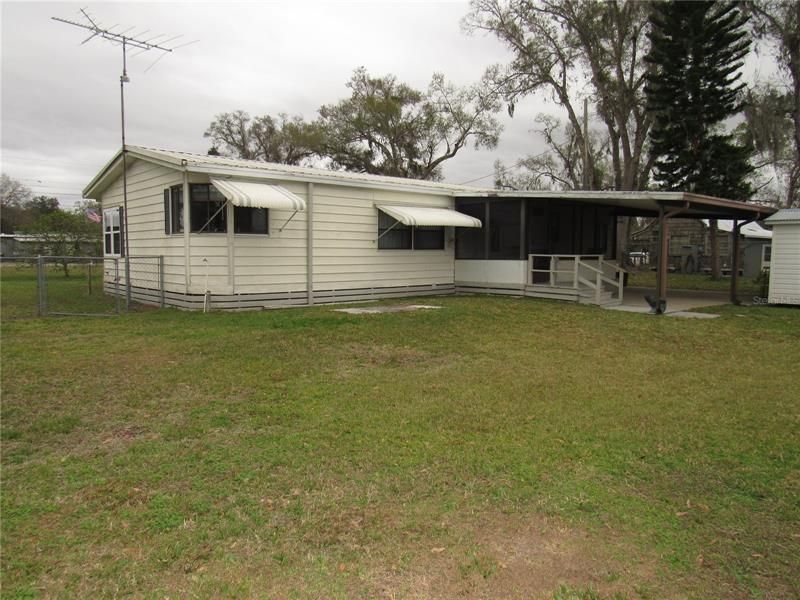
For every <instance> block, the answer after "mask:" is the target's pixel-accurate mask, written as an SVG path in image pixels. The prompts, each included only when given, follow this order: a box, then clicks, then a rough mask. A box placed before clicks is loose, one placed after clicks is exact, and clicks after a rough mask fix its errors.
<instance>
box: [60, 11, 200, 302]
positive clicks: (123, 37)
mask: <svg viewBox="0 0 800 600" xmlns="http://www.w3.org/2000/svg"><path fill="white" fill-rule="evenodd" d="M81 14H82V15H83V16H84V17H85V18H86V21H87V22H86V23H77V22H75V21H70V20H68V19H62V18H60V17H52V19H53V20H54V21H59V22H60V23H66V24H67V25H72V26H74V27H80V28H81V29H86V30H87V31H90V32H91V35H90V36H89V37H88V38H86V39H85V40H83V41H82V42H81V45H83V44H85V43H87V42H89V41H91V40H93V39H94V38H96V37H99V38H101V39H104V40H107V41H109V42H111V43H113V44H115V45H117V46H122V74H121V75H120V76H119V104H120V120H121V124H122V212H123V218H122V230H123V235H122V237H123V240H124V244H125V301H126V305H127V306H130V303H131V278H130V271H131V269H130V245H129V244H128V237H129V236H128V232H129V228H128V162H127V158H126V154H127V150H126V148H125V84H126V83H129V82H130V78H129V77H128V49H129V48H136V49H138V50H140V52H138V53H137V54H136V55H138V54H142V53H144V52H147V51H148V50H157V51H159V52H161V53H162V54H161V56H159V57H158V58H157V59H156V60H155V61H154V62H153V63H152V64H151V65H150V66H149V67H148V68H147V69H145V72H146V71H148V70H149V69H151V68H152V67H153V66H154V65H155V64H156V62H158V61H159V60H161V58H163V57H164V56H166V54H167V53H169V52H172V51H173V50H175V49H176V48H180V47H182V46H186V45H188V44H182V45H181V46H173V47H168V46H166V44H168V43H169V42H171V41H173V40H176V39H178V38H179V37H182V36H180V35H177V36H174V37H171V38H169V39H167V40H163V41H159V42H158V43H155V41H156V40H158V39H159V38H163V37H164V35H163V34H162V35H156V36H152V37H150V38H149V39H144V35H145V34H146V33H148V31H149V30H147V31H143V32H141V33H139V34H131V35H127V33H128V32H129V31H131V29H133V27H130V28H128V29H125V30H123V31H119V32H115V31H113V30H114V29H116V28H117V27H118V25H114V26H112V27H110V28H104V27H101V26H100V24H99V23H97V22H96V21H95V20H94V19H92V17H91V16H90V15H89V13H88V12H87V11H86V10H85V9H83V8H82V9H81ZM189 43H193V42H189ZM136 55H135V56H136Z"/></svg>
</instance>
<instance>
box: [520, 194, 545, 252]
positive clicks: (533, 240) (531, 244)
mask: <svg viewBox="0 0 800 600" xmlns="http://www.w3.org/2000/svg"><path fill="white" fill-rule="evenodd" d="M526 212H527V214H526V216H527V219H528V223H527V231H528V254H548V253H549V251H550V245H549V243H548V236H547V206H546V205H544V204H535V203H533V202H528V210H527V211H526Z"/></svg>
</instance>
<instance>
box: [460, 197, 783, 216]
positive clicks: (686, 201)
mask: <svg viewBox="0 0 800 600" xmlns="http://www.w3.org/2000/svg"><path fill="white" fill-rule="evenodd" d="M456 196H457V197H458V198H464V199H467V198H488V199H489V200H493V199H497V200H500V199H504V198H527V199H530V200H542V201H546V200H569V201H572V202H578V203H587V204H595V205H598V206H609V207H612V208H614V209H615V211H616V213H617V214H618V215H621V216H641V217H657V216H658V215H659V211H660V210H661V209H662V208H664V209H665V210H667V211H680V213H677V214H673V215H672V216H674V217H675V218H680V219H692V218H694V219H701V218H712V219H713V218H727V219H731V218H736V219H744V218H747V219H762V218H764V217H766V216H767V215H771V214H772V213H774V212H775V209H774V208H771V207H769V206H760V205H758V204H752V203H749V202H742V201H738V200H726V199H724V198H715V197H713V196H704V195H702V194H692V193H688V192H651V191H620V190H609V191H549V190H545V191H539V190H519V191H506V190H481V191H473V192H467V193H459V194H456Z"/></svg>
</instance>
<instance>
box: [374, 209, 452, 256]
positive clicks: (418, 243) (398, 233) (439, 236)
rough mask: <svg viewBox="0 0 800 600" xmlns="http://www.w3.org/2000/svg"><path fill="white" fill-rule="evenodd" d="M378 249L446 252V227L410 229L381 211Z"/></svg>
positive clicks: (379, 212)
mask: <svg viewBox="0 0 800 600" xmlns="http://www.w3.org/2000/svg"><path fill="white" fill-rule="evenodd" d="M378 248H379V249H380V250H444V227H436V226H424V227H423V226H420V227H410V226H408V225H403V224H402V223H401V222H400V221H397V220H396V219H394V218H393V217H390V216H389V215H387V214H386V213H385V212H383V211H381V210H379V211H378Z"/></svg>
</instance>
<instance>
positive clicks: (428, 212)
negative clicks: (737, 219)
mask: <svg viewBox="0 0 800 600" xmlns="http://www.w3.org/2000/svg"><path fill="white" fill-rule="evenodd" d="M377 208H378V210H381V211H383V212H385V213H386V214H387V215H389V216H390V217H392V218H393V219H395V220H397V221H399V222H400V223H402V224H403V225H409V226H412V227H419V226H423V227H425V226H428V227H431V226H432V227H483V224H482V223H481V221H480V219H476V218H475V217H470V216H469V215H465V214H464V213H460V212H457V211H455V210H450V209H449V208H431V207H427V206H424V207H423V206H399V205H396V204H391V205H386V204H385V205H381V206H378V207H377Z"/></svg>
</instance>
